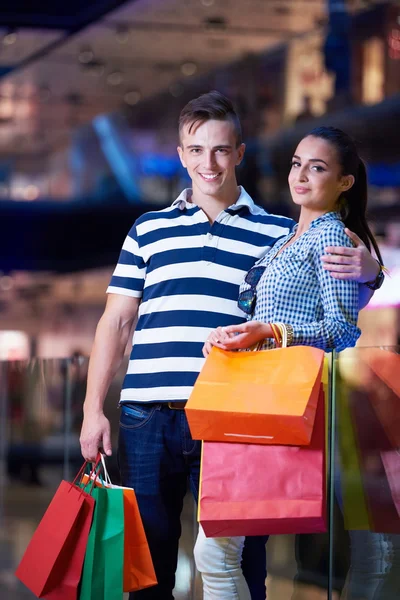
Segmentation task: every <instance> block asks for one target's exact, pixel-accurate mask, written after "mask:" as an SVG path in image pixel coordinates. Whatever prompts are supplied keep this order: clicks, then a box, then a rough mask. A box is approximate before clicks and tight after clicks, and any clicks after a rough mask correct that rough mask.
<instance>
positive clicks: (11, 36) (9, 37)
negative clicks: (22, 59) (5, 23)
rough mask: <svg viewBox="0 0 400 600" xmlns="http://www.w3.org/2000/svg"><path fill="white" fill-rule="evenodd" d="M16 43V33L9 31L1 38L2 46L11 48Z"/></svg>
mask: <svg viewBox="0 0 400 600" xmlns="http://www.w3.org/2000/svg"><path fill="white" fill-rule="evenodd" d="M16 41H17V32H16V31H12V30H10V31H9V32H8V33H6V34H5V36H4V37H3V44H4V46H11V45H12V44H15V42H16Z"/></svg>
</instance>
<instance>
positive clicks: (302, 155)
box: [288, 136, 354, 214]
mask: <svg viewBox="0 0 400 600" xmlns="http://www.w3.org/2000/svg"><path fill="white" fill-rule="evenodd" d="M341 171H342V167H341V165H340V163H339V161H338V157H337V153H336V149H335V147H334V146H333V145H332V144H330V143H329V142H327V141H326V140H323V139H321V138H317V137H313V136H307V137H305V138H304V139H302V140H301V142H300V144H299V145H298V146H297V148H296V151H295V153H294V155H293V159H292V168H291V169H290V172H289V177H288V181H289V188H290V193H291V195H292V199H293V202H294V203H295V204H298V205H299V206H302V207H305V208H307V209H309V210H312V211H313V212H316V213H321V214H323V213H326V212H329V211H332V210H336V209H337V202H338V199H339V197H340V195H341V194H342V193H343V192H345V191H347V190H348V189H350V188H351V186H352V185H353V183H354V177H353V176H352V175H342V174H341Z"/></svg>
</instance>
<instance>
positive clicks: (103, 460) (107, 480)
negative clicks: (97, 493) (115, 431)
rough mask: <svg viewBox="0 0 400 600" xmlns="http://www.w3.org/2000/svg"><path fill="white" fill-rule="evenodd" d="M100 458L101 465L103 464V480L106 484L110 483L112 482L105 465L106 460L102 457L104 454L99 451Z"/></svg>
mask: <svg viewBox="0 0 400 600" xmlns="http://www.w3.org/2000/svg"><path fill="white" fill-rule="evenodd" d="M100 460H101V464H102V466H103V472H104V481H105V482H106V483H107V484H108V485H112V483H111V478H110V476H109V474H108V471H107V467H106V460H105V458H104V454H102V453H101V452H100Z"/></svg>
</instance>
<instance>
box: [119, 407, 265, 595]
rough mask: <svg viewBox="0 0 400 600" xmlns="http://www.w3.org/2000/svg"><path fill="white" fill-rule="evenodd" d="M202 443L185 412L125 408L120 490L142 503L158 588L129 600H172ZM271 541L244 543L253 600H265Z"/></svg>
mask: <svg viewBox="0 0 400 600" xmlns="http://www.w3.org/2000/svg"><path fill="white" fill-rule="evenodd" d="M200 453H201V442H198V441H195V440H193V439H192V436H191V435H190V431H189V426H188V423H187V420H186V415H185V412H184V411H183V410H174V409H170V408H169V407H168V405H167V404H140V403H137V404H134V403H129V405H127V404H123V405H122V406H121V416H120V428H119V443H118V462H119V468H120V471H121V479H122V485H125V486H128V487H133V488H134V489H135V493H136V497H137V500H138V504H139V508H140V513H141V516H142V519H143V525H144V528H145V531H146V535H147V541H148V543H149V546H150V551H151V555H152V558H153V563H154V568H155V571H156V575H157V580H158V585H156V586H154V587H152V588H148V589H146V590H142V591H140V592H131V593H130V595H129V600H173V595H172V590H173V589H174V587H175V571H176V567H177V560H178V543H179V538H180V535H181V523H180V516H181V512H182V507H183V499H184V496H185V494H186V488H187V482H188V480H189V484H190V488H191V491H192V493H193V496H194V498H195V500H196V502H197V499H198V492H199V478H200ZM267 539H268V538H267V537H251V538H246V543H245V547H244V551H243V563H242V567H243V572H244V575H245V577H246V580H247V583H248V585H249V588H250V592H251V597H252V600H265V578H266V554H265V543H266V541H267Z"/></svg>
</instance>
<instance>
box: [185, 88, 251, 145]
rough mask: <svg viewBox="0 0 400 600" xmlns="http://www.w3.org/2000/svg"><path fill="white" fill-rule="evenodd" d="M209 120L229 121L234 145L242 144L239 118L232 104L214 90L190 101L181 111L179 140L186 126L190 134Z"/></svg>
mask: <svg viewBox="0 0 400 600" xmlns="http://www.w3.org/2000/svg"><path fill="white" fill-rule="evenodd" d="M210 119H215V120H217V121H231V122H232V123H233V126H234V129H235V134H236V144H237V146H240V144H241V143H242V128H241V126H240V121H239V117H238V116H237V113H236V111H235V109H234V107H233V104H232V102H231V101H230V100H229V99H228V98H226V96H224V95H223V94H221V93H220V92H217V91H216V90H213V91H212V92H208V93H207V94H202V95H201V96H199V97H198V98H195V99H194V100H191V101H190V102H188V103H187V104H186V106H185V107H184V108H183V109H182V112H181V114H180V116H179V138H180V139H181V132H182V129H183V127H185V126H186V125H189V133H191V131H192V130H193V128H196V127H198V126H199V125H202V124H203V123H205V122H206V121H209V120H210Z"/></svg>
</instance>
